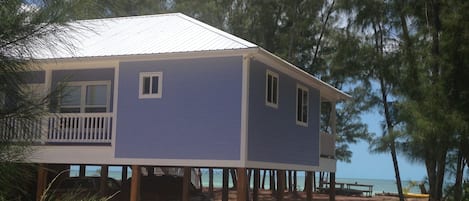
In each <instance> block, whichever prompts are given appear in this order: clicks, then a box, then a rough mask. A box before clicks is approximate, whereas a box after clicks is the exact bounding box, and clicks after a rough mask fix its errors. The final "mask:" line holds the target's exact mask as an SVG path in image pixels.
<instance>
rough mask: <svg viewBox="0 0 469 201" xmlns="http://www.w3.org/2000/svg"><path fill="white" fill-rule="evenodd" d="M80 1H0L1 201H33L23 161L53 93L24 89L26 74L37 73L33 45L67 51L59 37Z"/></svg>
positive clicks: (29, 171)
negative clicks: (61, 48) (60, 48)
mask: <svg viewBox="0 0 469 201" xmlns="http://www.w3.org/2000/svg"><path fill="white" fill-rule="evenodd" d="M79 2H80V1H73V2H72V1H54V0H50V1H49V0H44V1H40V0H36V1H22V0H6V1H0V19H1V20H0V130H1V131H2V133H1V135H0V200H33V199H34V198H33V196H34V195H31V193H30V192H34V190H32V191H31V189H35V188H34V187H33V188H31V187H30V185H31V184H32V183H33V182H32V181H34V180H35V177H34V172H35V169H34V168H33V167H31V166H29V165H25V164H22V162H24V160H25V159H26V158H27V157H28V155H29V153H30V151H31V147H30V145H31V143H35V142H36V140H37V139H38V138H39V134H40V132H41V130H40V129H38V127H37V125H38V122H39V120H40V119H41V117H42V116H43V115H44V114H45V113H47V112H48V111H47V109H46V108H47V105H48V104H49V100H50V99H51V98H52V97H55V96H56V95H57V94H58V90H53V91H48V92H44V93H41V92H38V91H34V90H33V91H32V90H31V89H29V88H28V87H26V85H25V84H26V83H25V80H26V79H28V76H30V75H29V74H28V72H29V71H33V70H36V69H35V67H34V60H33V59H32V56H33V55H35V54H37V52H34V51H33V48H32V47H35V48H34V49H38V47H39V48H41V49H44V50H47V51H49V52H51V53H54V52H55V51H57V49H56V48H57V47H64V48H67V50H72V49H73V48H72V47H71V46H70V43H69V42H68V40H70V38H67V37H66V36H65V35H64V34H63V33H65V32H67V31H71V30H73V28H72V27H67V22H68V21H69V20H71V19H72V14H71V13H72V12H71V11H72V10H73V8H74V6H76V5H77V4H78V3H79ZM58 25H60V26H58ZM59 44H60V45H59ZM39 94H43V95H39ZM3 131H8V132H3Z"/></svg>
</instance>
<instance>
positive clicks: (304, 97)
mask: <svg viewBox="0 0 469 201" xmlns="http://www.w3.org/2000/svg"><path fill="white" fill-rule="evenodd" d="M308 102H309V101H308V88H306V87H305V86H301V85H297V87H296V124H298V125H301V126H308Z"/></svg>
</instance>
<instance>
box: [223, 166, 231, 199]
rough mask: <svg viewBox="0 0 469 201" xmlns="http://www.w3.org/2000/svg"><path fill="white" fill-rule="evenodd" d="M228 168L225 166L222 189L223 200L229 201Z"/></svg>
mask: <svg viewBox="0 0 469 201" xmlns="http://www.w3.org/2000/svg"><path fill="white" fill-rule="evenodd" d="M228 178H229V175H228V168H223V179H222V180H223V187H222V190H221V200H222V201H228Z"/></svg>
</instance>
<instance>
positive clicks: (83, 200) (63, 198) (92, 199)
mask: <svg viewBox="0 0 469 201" xmlns="http://www.w3.org/2000/svg"><path fill="white" fill-rule="evenodd" d="M68 172H69V170H64V171H62V172H60V173H59V174H57V176H55V177H54V179H53V180H52V181H51V182H50V183H49V185H48V186H47V188H46V189H45V191H44V192H43V194H42V195H41V198H40V200H39V201H108V200H111V199H112V198H113V197H114V196H115V195H116V194H117V193H119V192H116V193H114V194H113V195H110V196H101V195H99V193H98V194H89V193H87V192H84V191H83V190H80V189H76V190H74V191H71V192H66V193H62V194H60V195H57V192H56V191H55V190H54V189H53V188H52V187H53V186H54V185H55V183H56V182H57V180H58V179H59V178H60V177H61V175H62V174H66V173H68ZM0 200H1V199H0Z"/></svg>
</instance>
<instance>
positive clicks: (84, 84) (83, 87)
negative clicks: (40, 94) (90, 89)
mask: <svg viewBox="0 0 469 201" xmlns="http://www.w3.org/2000/svg"><path fill="white" fill-rule="evenodd" d="M64 84H65V86H79V87H81V88H80V90H81V93H80V94H81V96H80V113H86V108H92V107H93V106H90V105H87V104H86V88H87V86H90V85H106V105H102V106H100V107H103V106H105V107H106V112H110V105H111V80H105V81H78V82H65V83H64ZM65 93H66V92H65ZM61 96H62V95H61ZM60 102H61V101H60ZM60 102H59V104H60ZM75 107H76V106H62V105H59V112H60V108H75ZM95 107H96V106H95Z"/></svg>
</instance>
